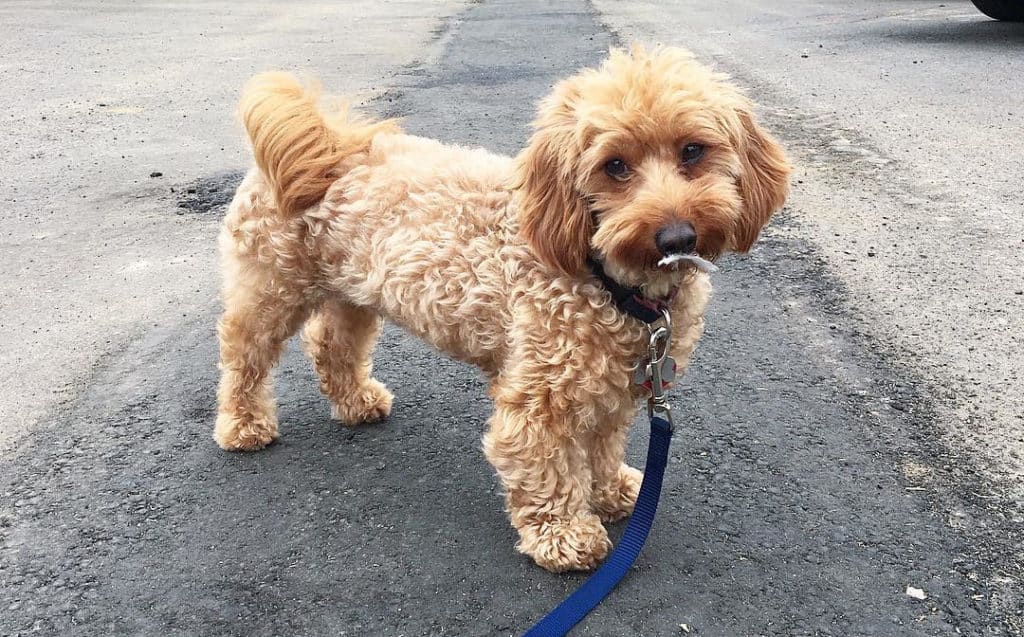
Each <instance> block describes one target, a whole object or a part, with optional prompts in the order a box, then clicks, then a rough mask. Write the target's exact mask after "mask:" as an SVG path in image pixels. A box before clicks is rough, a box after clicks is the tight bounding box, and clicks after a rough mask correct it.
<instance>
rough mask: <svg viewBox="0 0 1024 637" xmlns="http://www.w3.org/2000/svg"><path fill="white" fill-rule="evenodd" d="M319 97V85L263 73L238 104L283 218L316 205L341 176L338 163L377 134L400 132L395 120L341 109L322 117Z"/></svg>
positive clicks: (362, 149) (253, 80)
mask: <svg viewBox="0 0 1024 637" xmlns="http://www.w3.org/2000/svg"><path fill="white" fill-rule="evenodd" d="M319 95H320V91H319V86H317V85H314V86H312V87H309V88H304V87H303V86H302V85H301V84H299V82H298V81H297V80H296V79H295V78H294V77H293V76H291V75H289V74H287V73H263V74H261V75H257V76H256V77H254V78H253V79H252V80H251V81H250V82H249V84H248V85H247V86H246V88H245V90H244V91H243V93H242V99H241V102H240V104H239V114H240V116H241V118H242V123H243V124H244V125H245V130H246V132H247V133H248V134H249V140H250V141H251V142H252V149H253V155H254V156H255V158H256V165H257V166H259V169H260V171H261V172H262V173H263V175H264V177H266V179H267V180H268V182H269V183H270V186H271V188H272V189H273V192H274V197H275V199H276V204H277V208H278V210H279V211H280V212H281V213H282V214H284V215H287V216H291V215H295V214H298V213H300V212H302V211H303V210H305V209H306V208H309V207H310V206H312V205H313V204H315V203H316V202H318V201H320V200H321V199H322V198H323V196H324V194H325V193H326V192H327V189H328V188H329V187H330V185H331V184H332V183H333V182H334V181H335V180H336V179H337V178H338V177H340V176H341V170H343V169H342V168H341V167H340V166H339V164H340V163H341V162H342V161H343V160H344V159H345V158H346V157H349V156H350V155H353V154H356V153H361V152H366V151H368V150H369V148H370V143H371V142H372V141H373V138H374V136H376V135H377V134H378V133H398V132H401V131H400V130H399V128H398V124H397V123H396V122H395V121H394V120H384V121H379V122H373V121H368V120H364V119H360V118H357V117H350V116H349V115H348V114H347V112H346V109H345V108H344V107H342V108H339V109H338V112H337V114H335V115H324V114H322V113H321V112H320V109H319V108H318V107H317V101H318V99H319Z"/></svg>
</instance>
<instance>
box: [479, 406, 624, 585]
mask: <svg viewBox="0 0 1024 637" xmlns="http://www.w3.org/2000/svg"><path fill="white" fill-rule="evenodd" d="M495 402H496V405H495V412H494V415H493V416H492V418H491V422H490V429H489V431H488V433H487V435H486V436H485V437H484V451H485V453H486V454H487V459H488V460H490V462H491V464H492V465H494V468H495V469H496V470H497V472H498V476H499V478H500V479H501V482H502V484H503V485H504V487H505V505H506V509H507V510H508V514H509V518H510V519H511V522H512V526H514V527H515V528H516V530H517V531H518V532H519V544H518V545H517V548H518V549H519V551H521V552H523V553H526V554H527V555H529V556H530V557H532V558H533V559H534V561H536V562H537V564H539V565H540V566H542V567H544V568H546V569H548V570H550V571H566V570H586V569H591V568H593V567H594V566H596V565H597V563H598V562H599V561H600V560H601V559H603V558H604V557H605V555H607V554H608V549H609V548H610V546H611V543H610V542H609V541H608V533H607V531H605V529H604V527H603V526H602V525H601V520H600V518H598V517H597V516H596V515H594V513H593V512H591V510H590V496H591V488H592V476H591V473H590V463H589V462H588V460H587V449H586V445H585V439H586V436H585V432H584V428H583V427H581V426H580V423H577V422H575V420H574V417H573V416H572V415H569V414H558V413H553V412H556V411H557V409H554V408H553V407H552V402H551V401H549V400H540V399H536V400H534V399H533V398H525V399H524V400H522V401H521V402H519V401H517V403H518V404H511V403H509V402H506V401H505V400H503V398H502V397H501V396H498V397H497V399H496V401H495Z"/></svg>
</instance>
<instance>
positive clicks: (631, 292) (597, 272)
mask: <svg viewBox="0 0 1024 637" xmlns="http://www.w3.org/2000/svg"><path fill="white" fill-rule="evenodd" d="M587 265H588V266H589V267H590V271H591V272H592V273H593V274H594V276H596V277H597V278H598V280H599V281H601V284H602V285H603V286H604V289H606V290H608V293H609V294H611V295H612V300H613V301H614V302H615V305H616V307H618V308H619V310H620V311H622V312H624V313H625V314H628V315H630V316H632V317H633V318H635V319H637V320H638V321H643V322H644V323H647V324H648V325H650V324H651V323H655V322H657V321H658V320H660V319H661V313H662V310H666V309H668V301H667V300H664V299H651V298H648V297H646V296H644V295H643V292H642V291H641V290H640V288H635V287H629V286H626V285H622V284H621V283H619V282H618V281H616V280H615V279H613V278H611V277H610V276H608V273H607V272H605V271H604V265H603V264H602V263H601V262H600V261H599V260H597V259H595V258H594V257H593V256H589V257H587Z"/></svg>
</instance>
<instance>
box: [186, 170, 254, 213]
mask: <svg viewBox="0 0 1024 637" xmlns="http://www.w3.org/2000/svg"><path fill="white" fill-rule="evenodd" d="M243 177H245V171H244V170H228V171H224V172H219V173H214V174H212V175H209V176H206V177H201V178H199V179H196V180H195V181H193V182H190V183H188V184H185V185H184V186H183V187H182V190H181V191H180V192H181V194H180V196H179V197H178V210H177V212H178V214H179V215H182V214H202V215H205V214H218V215H219V214H222V213H223V212H224V210H225V209H226V208H227V206H228V204H229V203H231V198H232V197H233V196H234V194H235V189H237V188H238V184H240V183H242V178H243Z"/></svg>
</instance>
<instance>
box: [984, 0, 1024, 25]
mask: <svg viewBox="0 0 1024 637" xmlns="http://www.w3.org/2000/svg"><path fill="white" fill-rule="evenodd" d="M971 2H973V3H974V6H976V7H978V9H979V10H980V11H981V12H982V13H984V14H985V15H987V16H988V17H990V18H995V19H996V20H1004V21H1006V22H1024V0H971Z"/></svg>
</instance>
